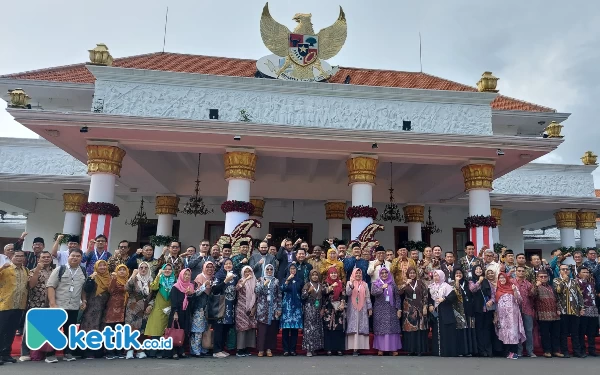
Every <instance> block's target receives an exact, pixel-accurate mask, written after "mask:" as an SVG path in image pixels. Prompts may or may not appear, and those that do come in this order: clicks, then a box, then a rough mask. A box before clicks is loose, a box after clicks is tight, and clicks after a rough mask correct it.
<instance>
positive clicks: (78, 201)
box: [63, 192, 87, 212]
mask: <svg viewBox="0 0 600 375" xmlns="http://www.w3.org/2000/svg"><path fill="white" fill-rule="evenodd" d="M85 202H87V195H85V194H84V193H77V192H72V193H63V211H64V212H81V205H82V204H84V203H85Z"/></svg>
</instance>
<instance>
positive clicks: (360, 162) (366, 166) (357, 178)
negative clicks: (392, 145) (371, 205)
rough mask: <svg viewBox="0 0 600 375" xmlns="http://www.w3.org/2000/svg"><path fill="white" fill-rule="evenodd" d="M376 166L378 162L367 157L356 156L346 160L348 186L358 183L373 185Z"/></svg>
mask: <svg viewBox="0 0 600 375" xmlns="http://www.w3.org/2000/svg"><path fill="white" fill-rule="evenodd" d="M378 164H379V160H377V159H374V158H370V157H368V156H357V157H354V158H350V159H348V160H346V168H347V169H348V185H352V184H354V183H360V182H362V183H368V184H373V185H375V178H376V177H377V165H378Z"/></svg>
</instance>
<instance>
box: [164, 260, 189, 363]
mask: <svg viewBox="0 0 600 375" xmlns="http://www.w3.org/2000/svg"><path fill="white" fill-rule="evenodd" d="M191 278H192V271H191V270H190V269H189V268H186V269H184V270H181V272H179V278H178V279H177V282H176V283H175V284H174V285H173V289H171V312H170V314H169V324H168V325H167V327H172V326H173V321H176V322H177V323H178V324H179V328H181V329H183V330H184V332H185V335H184V337H185V342H184V343H183V345H181V346H175V345H173V350H172V356H173V359H179V358H185V357H186V356H185V354H183V348H184V346H185V345H186V343H187V342H188V341H189V337H190V328H191V324H192V319H191V316H192V311H193V310H194V309H193V308H192V307H191V305H190V303H191V302H192V300H193V299H194V298H195V293H194V283H192V282H190V279H191ZM177 326H178V325H177V324H175V327H177Z"/></svg>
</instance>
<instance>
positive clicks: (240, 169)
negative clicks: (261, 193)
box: [224, 148, 256, 234]
mask: <svg viewBox="0 0 600 375" xmlns="http://www.w3.org/2000/svg"><path fill="white" fill-rule="evenodd" d="M224 161H225V179H226V180H227V183H228V185H227V200H228V201H242V202H250V183H251V182H252V181H254V173H255V171H256V154H254V150H249V149H235V148H234V149H228V150H227V152H226V153H225V155H224ZM249 217H250V214H249V213H246V212H237V211H232V212H226V213H225V234H229V233H231V232H232V231H233V230H234V229H235V227H237V226H238V224H240V223H241V222H242V221H244V220H247V219H248V218H249Z"/></svg>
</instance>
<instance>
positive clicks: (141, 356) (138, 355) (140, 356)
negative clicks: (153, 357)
mask: <svg viewBox="0 0 600 375" xmlns="http://www.w3.org/2000/svg"><path fill="white" fill-rule="evenodd" d="M135 357H136V358H138V359H144V358H146V357H148V356H147V355H146V353H144V352H139V353H138V354H137V355H136V356H135Z"/></svg>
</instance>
